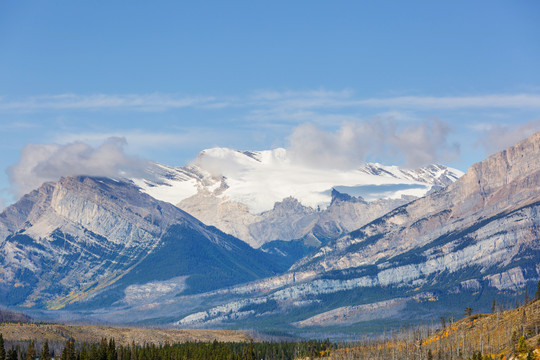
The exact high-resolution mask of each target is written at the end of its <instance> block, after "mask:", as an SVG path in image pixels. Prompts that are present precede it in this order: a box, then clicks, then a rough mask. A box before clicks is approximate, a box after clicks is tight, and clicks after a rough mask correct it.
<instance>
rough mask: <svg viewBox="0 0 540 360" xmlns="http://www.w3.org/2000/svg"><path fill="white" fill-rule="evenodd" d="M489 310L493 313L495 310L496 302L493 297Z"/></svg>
mask: <svg viewBox="0 0 540 360" xmlns="http://www.w3.org/2000/svg"><path fill="white" fill-rule="evenodd" d="M491 312H492V313H493V314H495V313H496V312H497V302H496V301H495V299H493V303H491Z"/></svg>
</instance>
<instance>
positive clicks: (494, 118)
mask: <svg viewBox="0 0 540 360" xmlns="http://www.w3.org/2000/svg"><path fill="white" fill-rule="evenodd" d="M539 16H540V3H539V2H537V1H513V2H509V1H474V2H466V1H447V2H442V1H439V2H434V1H409V2H403V1H387V2H367V1H366V2H361V1H333V2H330V1H294V2H293V1H271V2H270V1H266V2H264V1H219V2H218V1H215V2H177V1H170V2H169V1H157V2H142V1H131V2H127V1H116V2H98V1H94V2H73V1H55V2H21V1H4V2H1V3H0V136H1V142H0V151H1V153H2V156H1V158H0V168H1V169H2V172H1V173H0V189H1V193H0V198H2V199H3V200H2V203H0V205H2V204H4V205H6V204H9V203H10V202H12V201H14V200H15V199H16V197H17V195H14V194H13V190H14V188H15V187H16V186H17V183H16V181H17V180H14V177H13V175H12V179H11V182H10V179H9V176H8V172H9V171H11V172H13V170H8V168H9V167H10V166H12V168H11V169H13V166H15V164H17V163H18V162H19V158H20V156H21V151H22V150H23V149H24V148H25V146H27V145H28V144H39V145H46V144H59V145H60V146H65V145H66V144H69V143H72V142H77V141H81V142H84V143H87V144H89V146H91V147H92V148H99V147H100V146H101V145H102V144H103V142H104V141H105V140H106V139H107V138H109V137H111V136H114V137H121V138H124V139H125V140H126V141H127V144H125V145H118V146H119V147H121V150H122V151H124V152H125V153H126V154H127V155H128V156H137V157H140V158H144V159H152V160H156V161H159V162H162V163H166V164H170V165H183V164H185V163H186V162H188V161H189V160H190V159H192V158H193V157H194V156H195V155H196V154H197V152H198V151H200V150H202V149H204V148H208V147H212V146H226V147H232V148H238V149H255V150H261V149H269V148H274V147H278V146H280V147H287V148H290V147H294V148H304V149H312V150H313V151H312V153H308V154H306V156H308V157H309V156H312V157H313V158H314V159H317V152H318V151H327V152H328V153H329V154H330V155H333V154H334V153H335V154H336V156H341V157H349V158H351V159H349V160H351V161H344V162H343V163H346V164H351V166H353V165H355V164H356V162H357V161H380V162H384V163H388V164H390V163H393V164H394V163H395V164H401V165H410V166H416V165H419V164H421V163H422V162H426V161H435V162H440V163H444V164H448V165H451V166H454V167H457V168H459V169H461V170H466V169H467V168H468V166H470V165H471V164H472V163H474V162H476V161H479V160H481V159H483V158H484V157H485V156H486V155H487V154H489V153H491V152H493V151H496V150H498V149H501V148H504V147H505V146H507V145H509V144H511V143H512V142H514V141H517V140H518V139H520V138H523V137H526V136H528V135H530V134H532V133H534V132H536V131H539V130H540V71H539V70H538V64H540V41H538V38H539V36H540V22H538V21H537V19H538V18H539ZM347 134H349V135H351V136H348V135H347ZM370 134H373V136H369V135H370ZM351 138H352V139H351ZM320 144H323V145H324V148H321V145H320ZM336 144H341V145H339V146H338V145H336ZM409 145H410V146H409ZM421 145H425V146H421ZM336 147H339V149H337V148H336ZM344 148H347V149H353V150H355V151H357V154H358V156H355V154H356V153H355V152H354V151H344ZM33 149H37V150H36V151H38V152H39V151H40V149H41V148H39V147H37V148H33ZM63 149H64V148H62V147H61V148H59V150H58V151H64V150H63ZM409 149H411V150H409ZM413 150H414V151H413ZM306 151H307V150H306ZM27 156H35V155H32V154H30V152H29V151H27ZM66 156H67V155H66ZM346 160H347V159H346ZM36 161H37V160H36ZM314 163H316V161H315V162H314ZM34 165H35V164H34Z"/></svg>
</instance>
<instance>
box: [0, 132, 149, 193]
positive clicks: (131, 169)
mask: <svg viewBox="0 0 540 360" xmlns="http://www.w3.org/2000/svg"><path fill="white" fill-rule="evenodd" d="M125 145H126V140H125V139H124V138H120V137H111V138H109V139H107V140H106V141H105V142H104V143H103V144H101V145H99V146H97V147H92V146H90V145H87V144H85V143H82V142H73V143H69V144H65V145H58V144H27V145H26V146H25V147H24V148H23V149H22V151H21V156H20V160H19V162H18V163H16V164H14V165H12V166H10V167H9V168H8V169H7V173H8V176H9V181H10V183H11V186H12V191H13V192H14V193H15V195H16V196H19V197H20V196H22V195H24V194H26V193H28V192H29V191H32V190H34V189H36V188H38V187H39V186H41V184H43V183H44V182H47V181H56V180H58V179H59V178H60V177H62V176H68V175H91V176H108V177H116V178H119V177H132V176H137V175H142V174H143V173H144V170H145V169H146V168H147V166H148V164H149V163H148V162H147V161H145V160H141V159H139V158H137V157H134V156H130V155H126V154H125V153H124V146H125Z"/></svg>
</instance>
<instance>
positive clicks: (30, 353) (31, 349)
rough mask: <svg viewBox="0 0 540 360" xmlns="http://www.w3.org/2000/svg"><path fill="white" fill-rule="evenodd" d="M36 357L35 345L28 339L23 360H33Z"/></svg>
mask: <svg viewBox="0 0 540 360" xmlns="http://www.w3.org/2000/svg"><path fill="white" fill-rule="evenodd" d="M35 358H36V347H35V345H34V341H30V344H29V345H28V350H27V351H26V357H25V360H34V359H35Z"/></svg>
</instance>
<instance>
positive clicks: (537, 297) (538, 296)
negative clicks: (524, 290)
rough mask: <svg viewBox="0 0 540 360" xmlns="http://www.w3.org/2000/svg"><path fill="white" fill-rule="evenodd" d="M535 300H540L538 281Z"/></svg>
mask: <svg viewBox="0 0 540 360" xmlns="http://www.w3.org/2000/svg"><path fill="white" fill-rule="evenodd" d="M536 300H540V281H538V286H537V287H536Z"/></svg>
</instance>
